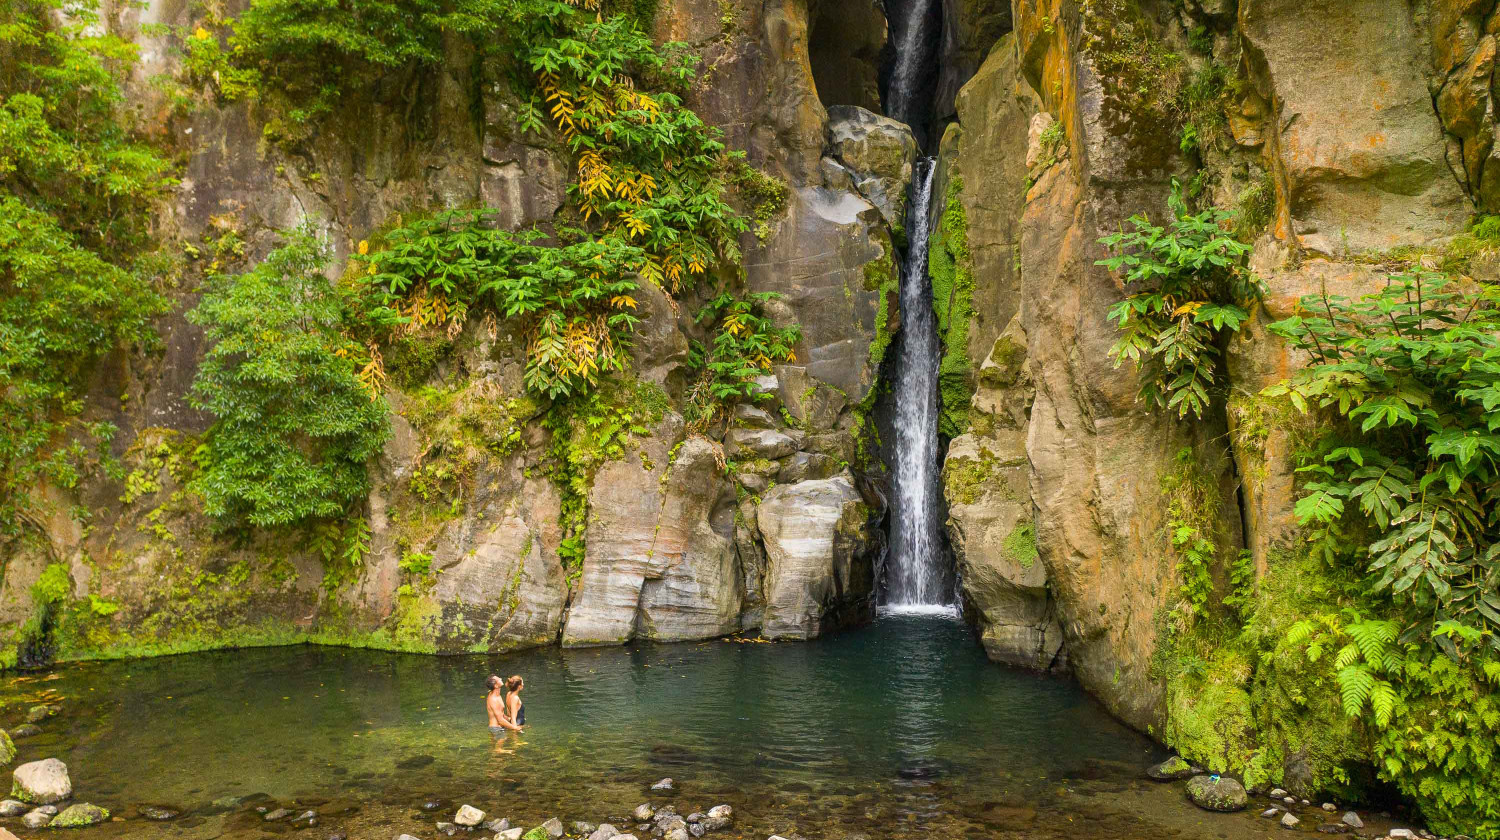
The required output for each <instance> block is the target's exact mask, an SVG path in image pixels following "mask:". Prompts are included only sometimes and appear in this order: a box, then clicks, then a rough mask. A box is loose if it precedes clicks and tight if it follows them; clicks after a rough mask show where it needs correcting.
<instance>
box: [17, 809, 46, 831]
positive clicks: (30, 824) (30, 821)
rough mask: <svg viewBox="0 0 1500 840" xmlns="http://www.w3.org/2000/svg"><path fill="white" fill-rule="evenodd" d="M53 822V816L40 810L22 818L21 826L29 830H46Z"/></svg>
mask: <svg viewBox="0 0 1500 840" xmlns="http://www.w3.org/2000/svg"><path fill="white" fill-rule="evenodd" d="M51 822H52V815H51V814H49V813H47V812H46V811H43V810H42V809H40V808H38V809H36V810H35V811H32V812H31V813H29V814H27V815H26V816H24V817H22V818H21V825H24V826H26V827H27V828H46V827H47V826H48V825H49V824H50V823H51Z"/></svg>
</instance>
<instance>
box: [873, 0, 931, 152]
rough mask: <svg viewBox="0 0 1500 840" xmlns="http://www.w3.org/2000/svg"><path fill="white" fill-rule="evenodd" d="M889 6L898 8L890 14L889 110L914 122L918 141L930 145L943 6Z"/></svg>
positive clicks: (903, 2) (906, 1) (925, 2)
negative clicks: (928, 126)
mask: <svg viewBox="0 0 1500 840" xmlns="http://www.w3.org/2000/svg"><path fill="white" fill-rule="evenodd" d="M892 7H895V8H892ZM886 8H887V9H890V10H891V11H892V12H894V14H891V15H890V18H891V43H892V45H893V46H894V47H895V58H894V62H893V65H892V67H891V75H890V78H889V80H888V81H887V83H886V96H885V99H886V102H885V112H886V115H887V116H889V117H891V118H893V119H897V120H900V121H901V122H904V123H906V124H907V125H909V126H911V131H912V135H913V136H915V137H916V138H917V145H918V146H921V147H923V148H926V146H927V143H926V137H927V122H928V120H929V118H930V117H931V116H932V94H933V85H934V82H935V81H936V78H937V74H936V72H935V71H936V69H937V48H938V28H939V26H940V25H941V19H940V18H939V11H940V9H939V7H938V4H937V2H936V0H888V1H887V3H886Z"/></svg>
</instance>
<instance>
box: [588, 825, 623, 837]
mask: <svg viewBox="0 0 1500 840" xmlns="http://www.w3.org/2000/svg"><path fill="white" fill-rule="evenodd" d="M619 836H620V831H619V829H617V828H615V827H614V826H612V825H610V824H609V823H604V824H603V825H601V826H599V827H598V828H596V829H594V830H593V831H592V832H590V833H589V840H614V838H616V837H619Z"/></svg>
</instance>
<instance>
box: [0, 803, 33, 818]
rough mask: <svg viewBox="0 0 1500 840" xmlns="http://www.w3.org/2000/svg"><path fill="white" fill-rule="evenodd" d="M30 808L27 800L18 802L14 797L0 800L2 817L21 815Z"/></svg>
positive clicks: (0, 814) (0, 815)
mask: <svg viewBox="0 0 1500 840" xmlns="http://www.w3.org/2000/svg"><path fill="white" fill-rule="evenodd" d="M29 810H31V806H30V805H27V804H26V803H25V802H18V801H16V800H14V799H5V800H0V817H19V816H21V815H22V814H24V813H26V812H27V811H29Z"/></svg>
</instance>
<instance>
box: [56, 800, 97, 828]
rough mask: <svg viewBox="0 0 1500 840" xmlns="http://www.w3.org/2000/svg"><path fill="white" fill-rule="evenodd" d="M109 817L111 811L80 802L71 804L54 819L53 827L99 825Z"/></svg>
mask: <svg viewBox="0 0 1500 840" xmlns="http://www.w3.org/2000/svg"><path fill="white" fill-rule="evenodd" d="M108 819H109V811H107V810H105V809H103V808H100V807H99V806H98V805H90V804H89V803H87V802H80V803H78V804H77V805H69V806H68V808H67V810H65V811H63V812H62V813H61V814H58V815H57V818H56V819H54V820H53V821H52V825H51V827H52V828H83V827H84V826H89V825H98V824H99V823H102V822H104V821H106V820H108Z"/></svg>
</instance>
